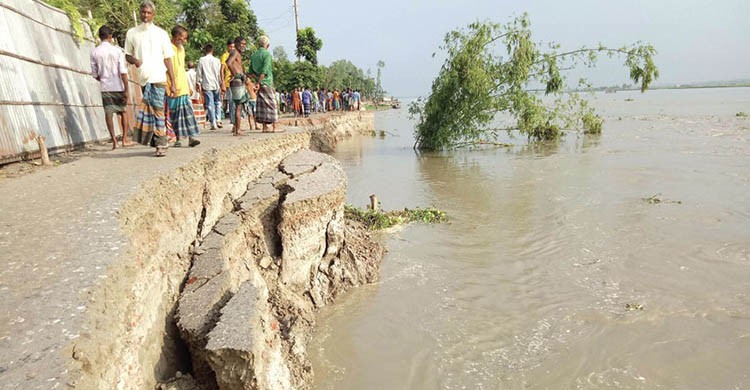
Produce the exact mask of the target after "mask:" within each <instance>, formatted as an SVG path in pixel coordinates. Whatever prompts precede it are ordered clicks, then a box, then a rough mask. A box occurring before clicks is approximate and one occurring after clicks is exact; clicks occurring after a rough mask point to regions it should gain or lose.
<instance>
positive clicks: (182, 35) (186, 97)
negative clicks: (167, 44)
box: [167, 25, 201, 148]
mask: <svg viewBox="0 0 750 390" xmlns="http://www.w3.org/2000/svg"><path fill="white" fill-rule="evenodd" d="M187 38H188V31H187V29H186V28H185V27H182V26H180V25H177V26H175V27H174V28H172V50H173V51H174V53H175V55H174V57H172V65H173V66H174V73H173V74H174V77H173V79H172V81H169V80H167V86H168V87H170V88H169V91H170V93H169V94H168V95H167V105H168V106H169V120H170V121H171V122H172V129H173V130H174V134H175V136H177V142H175V143H174V147H176V148H179V147H180V146H182V141H183V140H184V139H185V138H187V139H188V146H190V147H194V146H198V145H200V143H201V141H199V140H198V138H196V136H197V135H198V134H199V133H200V129H199V128H198V122H197V121H196V120H195V112H193V104H192V103H191V101H190V92H191V90H190V85H189V83H188V77H187V71H186V70H185V43H186V42H187ZM172 84H176V86H177V88H171V87H172Z"/></svg>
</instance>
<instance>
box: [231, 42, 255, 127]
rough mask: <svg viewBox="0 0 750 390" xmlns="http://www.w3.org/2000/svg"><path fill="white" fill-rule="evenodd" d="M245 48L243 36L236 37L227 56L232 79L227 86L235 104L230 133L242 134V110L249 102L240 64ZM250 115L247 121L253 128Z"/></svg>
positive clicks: (245, 79) (243, 73) (245, 80)
mask: <svg viewBox="0 0 750 390" xmlns="http://www.w3.org/2000/svg"><path fill="white" fill-rule="evenodd" d="M246 49H247V41H246V40H245V38H241V37H240V38H237V39H235V40H234V51H233V52H230V53H229V58H227V68H229V72H230V73H232V81H230V82H229V88H230V89H231V93H232V100H233V101H234V104H235V106H236V108H235V111H234V126H233V127H232V135H243V133H242V130H240V128H241V125H242V112H247V110H246V107H245V106H246V105H248V104H250V94H248V92H247V87H246V85H245V84H246V83H247V76H246V75H245V69H244V67H243V66H242V53H243V52H244V51H245V50H246ZM251 120H252V116H251V115H249V114H248V123H249V124H250V129H252V128H253V126H252V124H251V122H250V121H251Z"/></svg>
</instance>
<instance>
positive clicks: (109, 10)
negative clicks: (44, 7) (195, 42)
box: [66, 0, 181, 45]
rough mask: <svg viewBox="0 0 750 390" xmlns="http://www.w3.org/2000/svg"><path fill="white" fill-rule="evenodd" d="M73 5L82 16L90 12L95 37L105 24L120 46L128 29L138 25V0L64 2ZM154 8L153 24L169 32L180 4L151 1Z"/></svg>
mask: <svg viewBox="0 0 750 390" xmlns="http://www.w3.org/2000/svg"><path fill="white" fill-rule="evenodd" d="M66 1H69V2H71V3H75V5H76V7H77V8H78V9H79V10H80V13H81V14H82V15H86V14H88V11H91V14H92V16H93V18H94V19H93V20H90V21H89V23H90V24H91V29H92V31H93V32H94V36H96V31H97V30H98V29H99V27H100V26H102V25H104V24H106V25H107V26H109V27H111V28H112V29H113V30H114V34H113V36H114V38H115V39H116V40H117V42H118V43H119V44H120V45H124V44H125V34H126V33H127V32H128V29H130V28H131V27H134V26H136V25H137V24H138V23H140V16H139V15H138V7H139V6H140V4H141V2H140V1H138V0H122V1H108V0H66ZM153 2H154V6H155V7H156V15H155V16H154V23H156V25H158V26H161V27H163V28H164V29H165V30H167V31H169V30H170V29H171V28H172V26H174V24H175V20H177V18H178V16H179V15H180V12H181V11H180V2H179V1H177V0H153Z"/></svg>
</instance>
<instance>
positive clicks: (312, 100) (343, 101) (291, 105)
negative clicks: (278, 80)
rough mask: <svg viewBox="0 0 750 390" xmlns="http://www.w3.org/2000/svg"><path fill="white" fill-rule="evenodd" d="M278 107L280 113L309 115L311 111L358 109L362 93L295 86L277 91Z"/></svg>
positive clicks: (360, 107) (360, 106)
mask: <svg viewBox="0 0 750 390" xmlns="http://www.w3.org/2000/svg"><path fill="white" fill-rule="evenodd" d="M277 99H278V105H279V109H280V111H281V112H282V113H286V112H291V113H293V114H294V116H305V117H308V116H310V113H311V112H321V113H325V112H328V111H359V110H360V109H362V95H361V94H360V93H359V91H358V90H352V89H351V88H349V89H348V90H344V91H339V90H338V89H334V90H333V91H330V90H326V89H318V90H316V91H310V88H295V89H294V90H293V91H291V92H279V93H277Z"/></svg>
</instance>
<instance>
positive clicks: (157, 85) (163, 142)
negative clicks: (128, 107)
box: [125, 0, 177, 157]
mask: <svg viewBox="0 0 750 390" xmlns="http://www.w3.org/2000/svg"><path fill="white" fill-rule="evenodd" d="M155 11H156V9H155V7H154V3H153V2H152V1H150V0H143V1H142V2H141V5H140V17H141V24H139V25H138V26H136V27H133V28H131V29H130V30H128V33H127V35H126V36H125V59H126V60H127V62H128V63H130V64H133V65H135V67H136V68H138V83H139V84H140V85H141V89H142V92H143V101H142V102H141V105H140V107H139V110H138V117H137V118H136V122H135V129H134V132H135V134H134V138H135V139H136V140H137V141H138V142H139V143H141V144H143V145H146V146H155V147H156V156H157V157H163V156H165V155H166V153H167V147H168V144H167V142H168V140H169V138H168V136H167V131H166V123H165V117H164V103H165V94H166V88H167V84H166V83H167V80H169V81H170V83H171V87H170V94H171V95H172V96H177V84H176V83H175V82H174V81H175V80H174V70H173V68H172V57H173V56H174V54H175V53H174V49H173V48H172V42H170V40H169V34H167V32H166V31H164V30H163V29H161V28H159V27H157V26H156V25H154V23H153V20H154V13H155Z"/></svg>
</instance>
